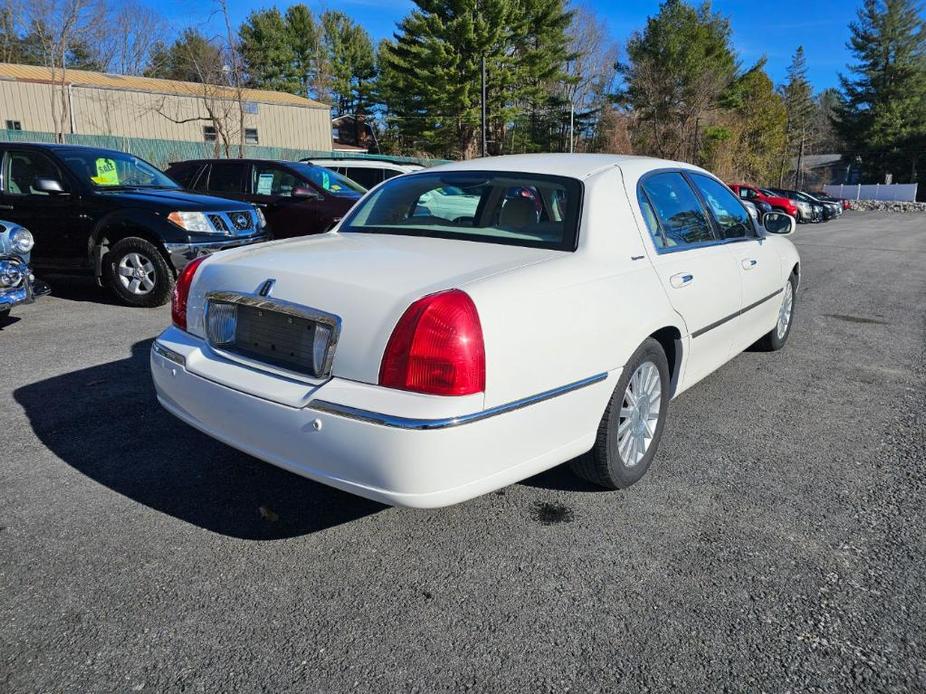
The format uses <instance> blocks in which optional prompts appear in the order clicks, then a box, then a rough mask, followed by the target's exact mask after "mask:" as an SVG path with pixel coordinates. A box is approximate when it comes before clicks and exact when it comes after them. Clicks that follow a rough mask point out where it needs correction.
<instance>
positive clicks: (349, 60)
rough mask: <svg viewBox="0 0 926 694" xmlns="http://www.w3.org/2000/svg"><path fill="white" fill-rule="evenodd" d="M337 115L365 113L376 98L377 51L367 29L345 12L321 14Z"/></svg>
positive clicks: (331, 90) (331, 88)
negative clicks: (374, 96)
mask: <svg viewBox="0 0 926 694" xmlns="http://www.w3.org/2000/svg"><path fill="white" fill-rule="evenodd" d="M321 25H322V37H323V38H322V44H323V46H324V51H325V57H326V59H327V63H328V66H329V73H330V81H329V85H328V86H329V89H330V92H331V98H332V101H333V104H332V106H333V108H334V112H335V115H337V116H340V115H344V114H353V115H363V114H364V113H365V111H366V109H368V108H369V106H370V103H371V102H372V101H373V95H374V89H375V81H376V55H375V51H374V49H373V41H372V40H371V39H370V35H369V34H368V33H367V32H366V30H365V29H364V28H363V27H361V26H360V25H359V24H357V23H356V22H355V21H353V20H352V19H351V18H350V17H348V16H347V15H346V14H344V13H343V12H335V11H330V10H329V11H326V12H325V13H324V14H322V17H321Z"/></svg>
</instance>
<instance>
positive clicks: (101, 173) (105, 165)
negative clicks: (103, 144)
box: [61, 149, 180, 189]
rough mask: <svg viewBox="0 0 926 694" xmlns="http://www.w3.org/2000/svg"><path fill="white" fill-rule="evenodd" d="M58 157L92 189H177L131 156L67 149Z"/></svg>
mask: <svg viewBox="0 0 926 694" xmlns="http://www.w3.org/2000/svg"><path fill="white" fill-rule="evenodd" d="M61 158H62V159H63V160H64V164H65V166H67V167H68V169H69V170H70V171H71V173H73V174H74V175H75V176H77V178H79V179H80V180H81V181H83V182H85V183H90V184H91V185H92V186H93V187H95V188H170V189H176V188H179V187H180V186H179V185H178V184H177V182H176V181H174V180H173V179H172V178H169V177H168V176H166V175H165V174H163V173H161V171H159V170H158V169H157V168H155V167H154V166H152V165H151V164H149V163H148V162H146V161H144V160H143V159H139V158H138V157H134V156H132V155H131V154H123V153H122V152H111V151H109V150H95V149H68V150H64V151H63V152H61Z"/></svg>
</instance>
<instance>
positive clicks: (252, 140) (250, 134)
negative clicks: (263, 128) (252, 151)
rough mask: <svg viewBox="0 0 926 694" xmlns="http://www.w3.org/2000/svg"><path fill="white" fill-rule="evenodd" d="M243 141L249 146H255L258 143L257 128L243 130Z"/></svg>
mask: <svg viewBox="0 0 926 694" xmlns="http://www.w3.org/2000/svg"><path fill="white" fill-rule="evenodd" d="M244 141H245V143H247V144H249V145H256V144H257V143H258V139H257V128H245V129H244Z"/></svg>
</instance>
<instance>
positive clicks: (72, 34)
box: [0, 0, 926, 185]
mask: <svg viewBox="0 0 926 694" xmlns="http://www.w3.org/2000/svg"><path fill="white" fill-rule="evenodd" d="M214 1H215V2H216V3H217V5H216V7H217V11H218V12H219V13H220V14H221V16H222V17H223V18H224V20H225V21H224V24H225V31H223V32H222V33H221V34H219V35H215V36H210V35H207V34H205V33H204V32H203V31H202V30H201V29H198V28H194V27H189V28H186V29H183V30H182V31H181V32H180V33H179V34H178V35H176V36H175V37H174V38H173V39H171V40H167V39H165V38H164V37H165V36H167V35H168V31H167V28H166V26H165V25H164V23H163V21H162V20H161V19H160V18H159V17H158V15H157V14H156V13H154V12H153V11H152V10H150V9H147V8H145V7H144V6H141V5H138V4H133V3H132V2H131V1H130V2H124V3H120V4H118V5H115V4H113V5H107V4H106V3H107V0H34V2H31V3H29V4H28V5H26V4H24V3H21V2H20V0H2V2H3V3H4V4H3V5H2V8H0V60H2V61H4V62H21V63H32V64H44V65H49V66H50V67H53V68H55V69H58V70H66V69H69V68H70V69H77V68H83V69H93V70H104V71H112V72H119V73H125V74H143V75H148V76H152V77H162V78H167V79H174V80H185V81H191V82H199V83H202V84H204V85H223V86H226V87H232V88H237V89H241V88H244V87H255V88H261V89H273V90H278V91H285V92H291V93H293V94H299V95H302V96H306V97H310V98H313V99H316V100H319V101H323V102H325V103H329V104H331V107H332V113H333V115H335V116H341V115H353V116H355V117H356V118H355V122H358V121H364V122H366V123H369V124H370V125H371V126H373V127H374V128H375V129H376V132H377V143H378V144H379V146H380V147H381V148H382V149H383V151H385V152H388V153H396V154H417V155H421V156H434V157H441V158H459V157H473V156H478V155H479V154H481V153H482V151H483V150H485V151H486V153H488V154H508V153H519V152H537V151H571V150H575V151H590V152H614V153H635V154H651V155H656V156H661V157H665V158H669V159H682V160H686V161H691V162H695V163H698V164H700V165H702V166H705V167H706V168H708V169H710V170H712V171H714V172H716V173H717V174H718V175H720V176H722V177H724V178H726V179H728V180H731V179H738V180H747V181H752V182H760V183H771V182H778V183H779V184H789V185H790V184H792V183H793V184H794V185H799V184H800V182H801V181H800V176H801V170H800V166H795V164H794V162H795V161H801V160H802V159H803V158H804V157H807V156H809V155H811V154H814V153H828V152H837V153H842V154H843V155H844V156H846V157H847V158H848V160H849V161H851V162H853V163H854V165H855V166H856V167H857V168H858V169H860V170H861V171H862V172H863V175H864V176H865V178H866V180H883V178H884V176H885V174H891V175H892V177H893V180H894V181H895V182H904V181H916V180H917V178H918V176H919V173H918V169H917V167H918V166H922V165H923V158H924V155H926V23H924V20H923V17H922V13H921V8H920V7H919V6H918V5H917V4H916V2H915V0H863V1H862V6H861V7H860V8H859V9H858V11H857V13H856V17H855V19H854V20H853V21H852V22H851V23H850V33H851V38H850V41H849V44H848V47H849V49H850V51H851V55H852V57H853V62H852V64H850V65H848V66H847V69H846V72H845V73H844V74H842V75H840V88H839V89H826V90H823V91H822V92H820V93H816V94H815V93H814V90H813V88H812V85H811V84H810V82H809V80H808V78H807V65H806V58H805V55H804V50H803V48H802V47H800V46H797V47H796V49H795V52H794V54H793V58H792V61H791V64H790V66H789V68H788V72H787V76H786V80H785V81H784V83H783V84H779V85H775V84H774V83H773V81H772V79H771V78H770V77H769V75H768V72H767V70H766V63H765V60H764V59H763V60H760V61H758V62H757V63H755V64H750V65H744V64H743V63H742V61H741V58H740V56H739V55H738V54H737V52H736V51H735V49H734V47H733V44H732V30H731V25H730V20H729V18H727V17H725V16H724V15H722V14H720V13H718V12H715V11H714V10H713V9H712V8H711V6H710V4H709V3H704V4H701V5H693V4H688V3H687V2H685V0H664V1H663V2H662V4H661V5H660V6H659V8H658V11H657V12H656V13H655V14H654V15H653V16H651V17H649V18H648V19H647V21H646V23H645V25H644V26H643V27H641V28H640V29H639V30H638V31H636V32H634V33H633V34H632V35H631V37H630V39H629V40H628V41H627V42H626V45H623V46H621V45H618V44H617V42H615V41H614V40H613V38H612V37H611V36H609V35H608V33H607V30H606V29H605V26H606V25H605V22H604V21H602V19H601V18H600V17H599V16H597V15H596V14H595V12H594V11H593V10H591V9H589V8H588V7H586V6H581V5H579V6H576V5H572V4H570V2H568V0H415V2H414V5H415V6H414V8H413V9H412V11H411V12H410V13H409V14H408V15H407V16H406V17H404V18H403V19H402V20H401V21H399V22H398V23H397V26H396V30H395V32H394V34H393V36H392V37H391V38H388V39H385V40H383V41H380V42H379V43H378V44H375V43H374V42H373V40H372V38H371V37H370V35H369V33H368V32H367V31H366V30H365V29H364V28H363V26H362V25H360V24H359V23H358V22H356V21H355V20H353V19H352V18H351V17H349V16H347V15H346V14H344V13H342V12H339V11H335V10H327V11H324V12H322V13H320V14H315V13H313V12H312V11H311V10H310V9H309V8H308V7H307V6H306V5H304V4H293V5H291V6H290V7H288V8H286V9H285V11H280V10H278V9H276V8H271V9H261V10H257V11H254V12H252V13H251V14H250V15H249V16H248V17H247V18H246V19H245V21H244V22H242V23H241V25H240V26H233V25H232V23H231V21H230V20H229V14H228V10H227V7H226V5H225V0H214ZM483 109H484V110H483ZM483 113H484V116H483ZM483 122H484V123H485V127H484V129H483Z"/></svg>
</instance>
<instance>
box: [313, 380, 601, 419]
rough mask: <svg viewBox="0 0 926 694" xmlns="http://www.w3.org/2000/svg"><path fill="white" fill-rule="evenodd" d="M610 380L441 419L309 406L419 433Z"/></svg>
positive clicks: (318, 403) (322, 403)
mask: <svg viewBox="0 0 926 694" xmlns="http://www.w3.org/2000/svg"><path fill="white" fill-rule="evenodd" d="M607 377H608V374H607V373H600V374H595V375H594V376H589V377H588V378H583V379H582V380H580V381H574V382H573V383H568V384H566V385H564V386H560V387H559V388H553V389H551V390H545V391H544V392H542V393H537V394H536V395H530V396H528V397H526V398H521V399H520V400H514V401H513V402H509V403H506V404H504V405H499V406H497V407H492V408H490V409H488V410H482V411H481V412H473V413H471V414H465V415H460V416H458V417H443V418H440V419H416V418H412V417H398V416H396V415H390V414H384V413H382V412H372V411H370V410H362V409H359V408H356V407H349V406H347V405H339V404H337V403H334V402H328V401H327V400H313V401H312V402H310V403H309V404H308V406H307V407H308V409H310V410H315V411H316V412H324V413H326V414H332V415H337V416H338V417H346V418H348V419H356V420H358V421H361V422H369V423H371V424H379V425H381V426H386V427H393V428H396V429H409V430H419V431H420V430H429V429H448V428H450V427H456V426H462V425H463V424H471V423H472V422H478V421H480V420H483V419H488V418H489V417H495V416H496V415H500V414H505V413H506V412H511V411H513V410H520V409H521V408H523V407H530V406H531V405H536V404H537V403H538V402H543V401H544V400H550V399H551V398H555V397H558V396H560V395H565V394H566V393H571V392H572V391H574V390H579V389H580V388H585V387H586V386H590V385H592V384H595V383H600V382H601V381H603V380H605V379H606V378H607Z"/></svg>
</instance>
